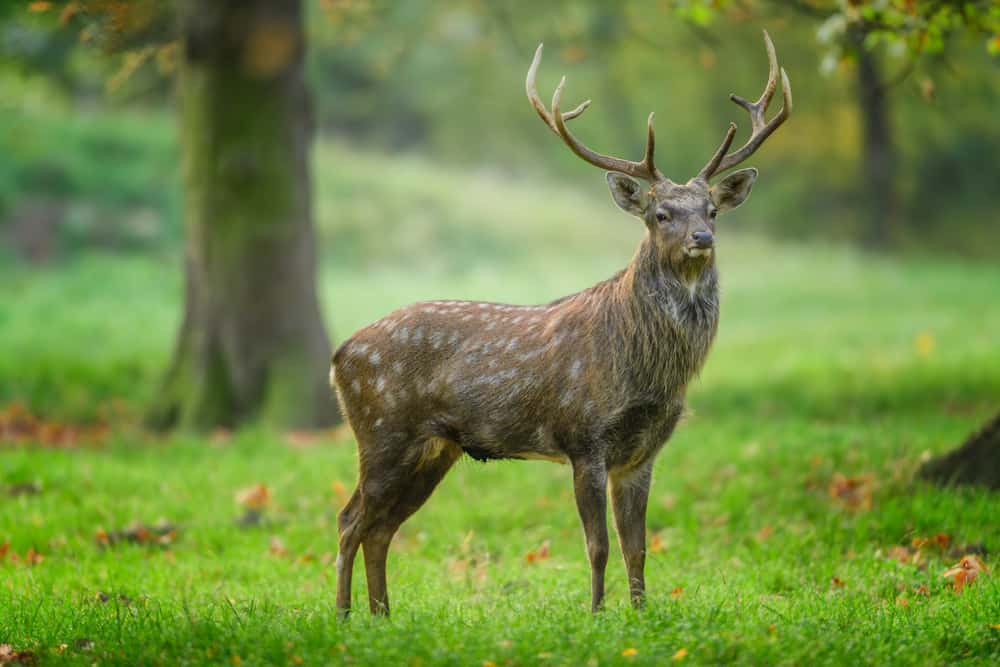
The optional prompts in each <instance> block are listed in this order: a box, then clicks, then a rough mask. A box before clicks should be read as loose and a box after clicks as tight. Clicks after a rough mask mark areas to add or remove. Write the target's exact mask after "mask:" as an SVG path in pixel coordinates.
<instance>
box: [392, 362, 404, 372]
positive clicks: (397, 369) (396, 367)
mask: <svg viewBox="0 0 1000 667" xmlns="http://www.w3.org/2000/svg"><path fill="white" fill-rule="evenodd" d="M392 370H394V371H395V372H396V373H397V374H401V373H402V372H403V364H402V363H401V362H399V361H394V362H392Z"/></svg>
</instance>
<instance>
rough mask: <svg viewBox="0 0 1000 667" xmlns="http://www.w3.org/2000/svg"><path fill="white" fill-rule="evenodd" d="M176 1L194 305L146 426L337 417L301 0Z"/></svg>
mask: <svg viewBox="0 0 1000 667" xmlns="http://www.w3.org/2000/svg"><path fill="white" fill-rule="evenodd" d="M178 9H179V10H180V11H179V20H180V31H181V40H182V48H181V50H182V56H181V62H180V64H179V73H178V76H179V81H178V85H179V121H180V122H179V125H180V141H181V149H182V150H181V153H182V159H183V164H182V174H183V185H184V194H185V210H184V213H185V233H186V246H185V286H186V287H185V310H184V319H183V322H182V325H181V329H180V333H179V335H178V339H177V345H176V349H175V351H174V358H173V361H172V364H171V366H170V369H169V370H168V372H167V376H166V379H165V382H164V386H163V387H162V390H161V393H160V395H159V397H158V399H157V400H156V401H155V403H154V405H153V406H152V408H151V410H150V413H149V422H150V424H151V425H152V426H154V427H157V428H172V427H182V428H196V429H204V428H212V427H217V426H227V427H231V426H235V425H237V424H239V423H241V422H246V421H259V422H263V423H267V424H271V425H275V426H282V427H314V426H321V425H325V424H329V423H331V422H332V421H333V420H334V419H335V418H336V406H335V401H333V400H332V398H331V395H330V390H329V388H328V386H327V371H328V363H329V356H330V345H329V340H328V337H327V334H326V330H325V328H324V325H323V321H322V318H321V315H320V308H319V301H318V298H317V294H316V251H315V246H316V244H315V233H314V230H313V226H312V212H311V204H310V179H309V147H310V143H311V139H312V134H313V132H312V118H311V112H310V106H309V97H308V92H307V90H306V87H305V83H304V81H303V72H302V65H303V63H302V61H303V53H304V35H303V16H302V5H301V0H213V1H212V2H200V1H199V0H179V1H178Z"/></svg>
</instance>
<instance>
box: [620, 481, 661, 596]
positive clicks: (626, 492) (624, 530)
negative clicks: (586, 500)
mask: <svg viewBox="0 0 1000 667" xmlns="http://www.w3.org/2000/svg"><path fill="white" fill-rule="evenodd" d="M652 472H653V471H652V467H651V464H650V465H644V466H642V467H641V468H638V469H636V470H630V471H629V472H628V473H626V474H624V475H621V476H618V475H612V476H611V506H612V508H613V509H614V514H615V528H616V529H617V530H618V541H619V542H620V543H621V547H622V556H624V557H625V569H626V570H627V572H628V589H629V594H630V597H631V598H632V606H633V607H636V608H639V607H642V606H643V604H644V603H645V597H646V575H645V566H646V504H647V500H648V499H649V485H650V482H651V481H652V478H653V474H652Z"/></svg>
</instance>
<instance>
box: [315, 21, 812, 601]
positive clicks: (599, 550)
mask: <svg viewBox="0 0 1000 667" xmlns="http://www.w3.org/2000/svg"><path fill="white" fill-rule="evenodd" d="M764 44H765V47H766V50H767V58H768V64H769V74H768V79H767V84H766V85H765V87H764V91H763V93H762V94H761V96H760V97H759V98H758V99H757V101H755V102H750V101H748V100H746V99H744V98H742V97H739V96H737V95H731V96H730V99H731V100H732V101H733V102H734V103H736V104H737V105H738V106H740V107H742V108H743V109H745V110H746V111H747V112H748V113H749V115H750V121H751V134H750V138H749V139H748V140H747V141H746V143H745V144H744V145H743V146H741V147H740V148H738V149H736V150H734V151H732V152H729V149H730V146H731V144H732V143H733V139H734V137H735V134H736V124H735V123H730V125H729V128H728V130H727V131H726V133H725V137H724V139H723V141H722V143H721V145H720V146H719V147H718V149H717V150H716V151H715V153H714V154H713V155H712V157H711V159H709V161H708V162H707V163H706V164H705V166H704V167H703V168H702V169H701V171H699V172H698V174H697V175H696V176H694V177H693V178H691V179H689V180H688V181H686V182H684V183H680V182H674V181H672V180H670V179H669V178H667V177H666V176H665V175H664V174H663V173H662V172H661V171H660V170H659V169H658V168H657V166H656V164H655V163H654V159H653V158H654V148H655V137H654V132H653V118H654V115H653V114H650V115H649V119H648V121H647V137H646V148H645V153H644V155H643V158H642V159H641V160H640V161H635V162H634V161H630V160H625V159H622V158H617V157H612V156H608V155H603V154H601V153H598V152H596V151H594V150H592V149H590V148H588V147H587V146H585V145H584V144H583V143H581V142H580V141H579V140H578V139H577V138H576V137H575V136H574V135H573V134H572V133H571V132H570V131H569V129H568V127H567V123H568V121H570V120H573V119H574V118H577V117H578V116H580V114H582V113H583V112H584V110H586V109H587V107H588V106H589V105H590V100H587V101H586V102H584V103H582V104H580V105H579V106H578V107H576V108H575V109H573V110H571V111H568V112H562V111H561V106H560V103H561V101H562V93H563V88H564V86H565V83H566V78H565V77H563V78H562V80H561V81H560V82H559V85H558V86H557V87H556V89H555V94H554V95H553V97H552V105H551V109H548V108H546V106H545V105H544V104H543V103H542V101H541V100H540V98H539V96H538V91H537V87H536V84H535V76H536V73H537V71H538V68H539V65H540V64H541V58H542V45H541V44H540V45H539V46H538V49H537V50H536V51H535V55H534V59H533V60H532V62H531V65H530V67H529V68H528V74H527V79H526V81H525V90H526V93H527V96H528V99H529V100H530V102H531V105H532V107H533V108H534V110H535V111H536V112H537V114H538V116H539V117H540V118H541V120H542V121H543V122H544V123H545V125H546V126H547V127H548V128H549V129H550V130H551V131H552V132H553V133H555V135H556V136H557V137H559V138H560V139H561V140H562V142H563V143H564V144H565V145H566V146H567V147H568V148H569V149H570V150H571V151H572V152H573V153H575V154H576V155H577V156H578V157H580V158H581V159H582V160H583V161H585V162H587V163H588V164H590V165H593V166H595V167H598V168H600V169H602V170H605V171H606V172H607V174H606V178H607V182H608V186H609V187H610V190H611V197H612V199H613V200H614V202H615V203H616V204H617V205H618V207H619V208H621V209H622V210H624V211H625V212H626V213H629V214H631V215H632V216H634V217H636V218H639V220H641V221H642V223H643V224H644V226H645V228H646V231H645V235H644V237H643V239H642V241H641V242H640V243H639V246H638V249H637V250H636V252H635V254H634V256H633V257H632V259H631V261H630V262H629V263H628V265H627V266H626V267H625V268H624V269H622V270H621V271H619V272H618V273H617V274H615V275H614V276H612V277H611V278H609V279H607V280H604V281H603V282H600V283H598V284H596V285H594V286H592V287H589V288H587V289H584V290H582V291H580V292H577V293H575V294H571V295H568V296H564V297H562V298H559V299H556V300H554V301H552V302H550V303H546V304H540V305H511V304H502V303H492V302H477V301H454V300H437V301H426V302H421V303H416V304H413V305H410V306H406V307H403V308H401V309H399V310H396V311H395V312H392V313H390V314H389V315H388V316H386V317H384V318H382V319H380V320H378V321H377V322H374V323H373V324H371V325H369V326H367V327H365V328H363V329H361V330H359V331H358V332H356V333H355V334H353V335H352V336H351V337H350V338H348V339H347V340H346V341H345V342H344V343H343V344H342V345H341V346H340V347H339V348H338V349H337V351H336V352H335V353H334V355H333V360H332V364H331V371H330V382H331V386H332V387H333V389H334V390H335V392H336V395H337V399H338V401H339V403H340V407H341V412H342V414H343V416H344V418H345V419H346V421H347V423H348V424H349V426H350V428H351V430H352V431H353V433H354V435H355V439H356V441H357V447H358V463H359V475H358V484H357V487H356V488H355V489H354V491H353V493H352V495H351V496H350V498H349V500H348V502H347V503H346V505H345V506H344V508H343V509H342V511H341V512H340V514H339V515H338V518H337V525H338V533H339V553H338V556H337V561H336V568H337V600H336V605H337V609H338V612H339V613H340V614H342V615H345V616H346V615H347V614H348V613H349V610H350V606H351V577H352V570H353V564H354V560H355V556H356V555H357V551H358V549H359V547H360V548H363V552H364V565H365V574H366V578H367V582H368V602H369V607H370V611H371V613H372V614H376V615H379V614H385V615H387V614H388V613H389V597H388V591H387V587H386V560H387V554H388V549H389V544H390V541H391V540H392V538H393V536H394V534H395V533H396V531H397V529H398V528H399V527H400V525H401V524H402V523H403V522H404V521H405V520H406V519H407V518H408V517H410V516H411V515H412V514H413V513H414V512H416V511H417V510H418V509H419V508H420V507H421V505H423V504H424V502H425V501H426V500H427V499H428V498H429V497H430V495H431V494H432V492H433V491H434V489H435V487H437V485H438V484H439V483H440V482H441V480H442V479H443V478H444V477H445V475H446V474H447V472H448V471H449V469H451V467H452V466H453V465H454V464H455V462H456V461H457V460H458V459H459V458H460V457H461V456H462V455H463V454H465V455H468V456H469V457H471V458H473V459H476V460H479V461H490V460H495V459H541V460H547V461H553V462H558V463H563V464H568V465H569V466H570V467H571V469H572V478H573V489H574V495H575V498H576V506H577V510H578V512H579V516H580V520H581V523H582V525H583V534H584V537H585V543H586V553H587V556H588V558H589V561H590V570H591V595H590V599H591V609H592V611H595V612H596V611H599V610H600V609H602V608H603V603H604V580H605V570H606V566H607V562H608V549H609V547H608V530H607V523H606V521H607V519H606V515H607V497H608V495H610V497H611V506H612V510H613V513H614V523H615V528H616V531H617V533H618V539H619V543H620V547H621V551H622V555H623V557H624V561H625V569H626V573H627V576H628V585H629V594H630V600H631V604H632V605H633V606H635V607H637V608H641V607H642V606H643V603H644V601H645V595H646V592H645V574H644V569H645V558H646V506H647V500H648V497H649V491H650V485H651V482H652V472H653V462H654V460H655V459H656V456H657V454H658V453H659V452H660V450H661V448H662V447H663V445H664V444H665V443H666V442H667V440H668V439H669V438H670V437H671V435H672V433H673V431H674V428H675V426H676V425H677V423H678V420H679V419H680V418H681V416H682V413H683V411H684V401H685V394H686V392H687V388H688V384H689V383H690V382H691V381H692V379H694V378H695V376H696V375H697V374H698V372H699V371H700V369H701V367H702V365H703V363H704V362H705V358H706V356H707V354H708V351H709V348H710V347H711V345H712V341H713V340H714V338H715V335H716V331H717V328H718V321H719V296H718V294H719V287H718V273H717V270H716V262H715V244H714V238H715V221H716V216H717V215H719V214H721V213H725V212H727V211H729V210H731V209H735V208H736V207H737V206H739V205H740V204H742V203H743V202H744V201H745V200H746V199H747V197H748V196H749V194H750V190H751V188H752V186H753V184H754V182H755V180H756V178H757V170H756V169H754V168H745V169H740V170H738V171H733V172H731V173H729V174H728V175H726V176H725V177H723V178H721V180H718V181H717V182H716V183H714V184H711V183H710V181H711V179H712V178H713V177H714V176H716V175H719V174H720V173H722V172H726V171H728V170H730V169H732V168H733V167H735V166H737V165H739V164H741V163H743V162H744V161H745V160H746V159H747V158H749V157H750V156H751V155H753V154H754V152H755V151H756V150H757V149H758V148H759V147H760V146H761V144H762V143H763V142H764V141H765V140H766V139H767V138H768V137H769V136H770V135H771V134H772V133H773V132H774V131H775V130H776V129H777V128H778V127H779V126H780V125H781V124H782V123H783V122H785V120H787V119H788V117H789V115H790V114H791V111H792V92H791V87H790V85H789V82H788V76H787V74H786V73H785V70H784V68H781V69H780V70H779V67H778V61H777V56H776V55H775V50H774V44H773V43H772V41H771V38H770V36H769V35H768V34H767V32H766V31H765V32H764ZM779 71H780V78H781V87H782V96H783V104H782V107H781V109H780V110H779V111H778V113H777V114H776V115H775V116H774V117H773V118H771V120H766V114H767V108H768V106H769V104H770V102H771V98H772V97H773V96H774V93H775V90H776V87H777V84H778V76H779ZM641 181H644V182H645V183H646V185H645V186H644V185H643V184H641Z"/></svg>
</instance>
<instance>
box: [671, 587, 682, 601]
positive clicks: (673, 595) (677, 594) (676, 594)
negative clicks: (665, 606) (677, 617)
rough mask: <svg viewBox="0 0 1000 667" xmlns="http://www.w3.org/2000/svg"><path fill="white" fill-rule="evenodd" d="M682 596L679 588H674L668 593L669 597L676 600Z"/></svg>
mask: <svg viewBox="0 0 1000 667" xmlns="http://www.w3.org/2000/svg"><path fill="white" fill-rule="evenodd" d="M682 595H684V589H683V588H681V587H680V586H678V587H676V588H675V589H674V590H672V591H670V597H671V598H673V599H674V600H676V599H677V598H679V597H680V596H682Z"/></svg>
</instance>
